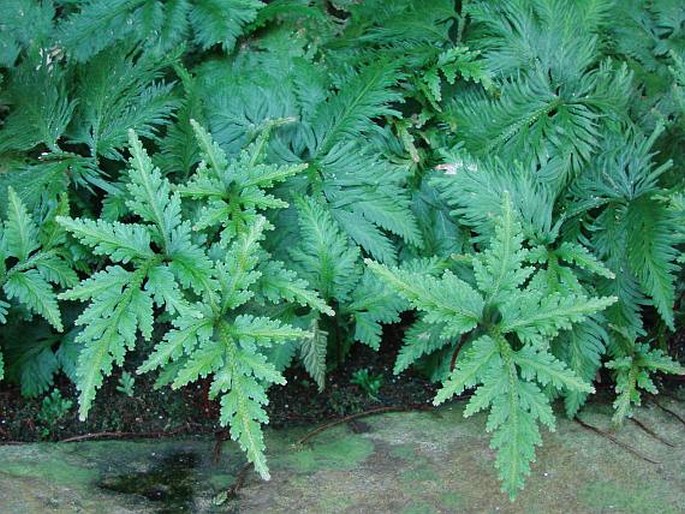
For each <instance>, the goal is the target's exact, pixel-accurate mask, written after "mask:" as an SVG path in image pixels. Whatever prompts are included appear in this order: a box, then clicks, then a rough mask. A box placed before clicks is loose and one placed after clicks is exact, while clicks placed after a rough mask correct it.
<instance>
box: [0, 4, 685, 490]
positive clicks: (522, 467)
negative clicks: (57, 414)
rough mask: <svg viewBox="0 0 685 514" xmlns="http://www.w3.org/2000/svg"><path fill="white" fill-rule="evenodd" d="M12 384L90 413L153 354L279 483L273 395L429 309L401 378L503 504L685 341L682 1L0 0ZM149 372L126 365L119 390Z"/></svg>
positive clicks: (1, 313)
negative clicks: (468, 435)
mask: <svg viewBox="0 0 685 514" xmlns="http://www.w3.org/2000/svg"><path fill="white" fill-rule="evenodd" d="M4 11H5V13H4V17H3V19H2V20H1V21H0V81H1V82H0V122H1V125H0V205H1V206H2V208H1V209H0V211H2V212H1V214H0V216H1V217H2V224H1V225H0V288H1V290H2V293H0V323H2V324H3V326H2V330H1V331H0V347H1V350H2V351H1V352H0V377H1V376H3V375H4V378H5V380H11V381H15V382H18V383H20V384H21V388H22V392H23V393H24V394H25V395H27V396H36V395H41V394H43V393H45V392H47V391H48V390H49V389H50V388H51V385H52V383H53V380H54V377H55V375H56V374H57V373H65V374H66V375H67V376H68V377H69V378H70V379H71V380H73V381H74V382H75V384H76V386H77V387H78V390H79V391H80V397H79V407H80V415H81V417H82V418H85V417H86V416H87V415H88V412H89V410H90V407H91V405H92V402H93V399H94V398H95V395H96V393H97V390H98V388H99V387H100V386H101V385H102V382H103V378H104V377H105V376H108V375H110V374H111V373H112V370H113V368H114V367H115V366H121V367H124V368H126V367H127V361H126V354H127V353H128V352H131V351H133V350H134V349H135V350H136V351H139V352H143V353H144V354H145V355H146V356H147V360H146V361H145V362H144V363H143V364H142V365H141V366H140V367H139V368H138V369H137V372H138V373H143V372H155V373H158V380H157V382H158V384H159V385H160V386H163V385H167V384H170V385H171V387H175V388H178V387H182V386H184V385H186V384H189V383H191V382H194V381H196V380H198V379H199V378H203V377H211V388H210V394H211V395H212V397H218V398H220V399H221V415H220V416H221V422H222V424H224V425H227V426H229V427H230V429H231V435H232V437H233V438H234V439H235V440H237V441H238V442H239V444H240V445H241V447H242V448H243V450H244V451H245V452H246V454H247V456H248V459H249V460H250V462H252V463H253V464H254V465H255V468H256V470H257V471H258V472H259V473H260V474H261V475H262V476H263V477H265V478H267V477H268V476H269V473H268V466H267V463H266V459H265V454H264V444H263V441H262V432H261V426H262V425H263V424H264V423H267V422H268V419H267V416H266V414H265V411H264V409H263V405H264V404H265V403H266V402H267V401H268V399H267V391H268V389H269V387H271V386H272V385H274V384H283V383H284V378H283V375H282V372H283V371H284V370H285V369H287V368H288V367H289V366H292V365H293V364H294V363H295V362H301V363H302V365H303V366H304V368H305V369H306V370H307V371H308V372H309V373H310V374H311V376H312V377H313V379H314V380H315V381H316V383H317V384H318V385H319V388H320V389H323V388H324V387H325V383H326V372H327V370H329V369H330V368H331V367H332V366H339V365H344V360H345V356H346V354H347V353H348V351H349V349H350V346H351V345H352V344H353V343H354V342H355V341H358V342H359V343H362V344H366V345H368V346H370V347H371V348H374V349H378V348H379V345H380V341H381V334H382V325H383V324H388V323H395V322H399V320H400V314H401V313H403V312H406V311H409V310H413V311H414V312H415V316H414V319H415V321H414V322H413V324H412V325H411V326H410V327H409V328H408V329H407V330H406V334H405V340H404V346H403V348H402V350H401V352H400V353H399V355H398V356H397V361H396V366H395V372H396V373H401V372H402V371H403V370H406V369H407V368H408V367H410V366H417V367H418V368H420V369H422V370H423V371H424V372H426V373H427V374H429V376H430V377H431V378H432V379H433V380H435V381H437V382H440V383H441V384H442V388H441V389H440V391H439V392H438V394H437V396H436V398H435V402H436V403H440V402H443V401H446V400H448V399H449V398H451V397H453V396H454V395H456V394H460V393H461V392H463V391H464V390H467V389H468V390H473V392H474V394H473V396H472V397H471V399H470V401H469V404H468V407H467V410H466V414H467V415H468V414H471V413H474V412H477V411H480V410H487V411H489V417H488V422H487V427H486V428H487V430H488V431H490V432H492V433H493V438H492V446H493V448H495V449H496V450H497V460H496V467H497V468H498V472H499V475H500V478H501V479H502V483H503V489H504V490H505V491H506V492H507V493H508V494H509V495H510V496H512V497H514V496H515V495H516V492H517V491H518V489H520V488H521V487H522V486H523V482H524V478H525V476H526V475H527V474H528V473H529V472H530V462H531V461H533V460H534V456H535V446H536V445H539V444H540V443H541V440H542V439H541V433H540V429H539V425H544V426H546V427H548V428H549V429H551V430H553V429H554V419H555V415H554V413H553V410H552V405H553V403H552V402H553V401H554V400H555V399H557V398H561V399H563V404H564V408H565V412H566V414H567V415H568V416H574V415H575V414H576V413H577V412H578V410H579V409H580V408H582V406H583V404H584V402H585V401H586V399H587V397H588V395H589V394H591V393H592V392H593V381H594V380H595V377H596V376H597V375H598V372H599V371H600V369H601V368H606V369H607V370H609V372H610V373H611V376H612V377H613V380H614V381H615V390H616V401H615V421H616V423H620V422H621V420H622V419H624V418H625V417H626V416H630V414H631V408H632V406H634V405H636V404H639V402H640V397H641V396H640V395H641V391H648V392H650V393H655V392H656V391H657V383H658V382H657V378H658V374H659V373H660V372H661V373H683V371H684V370H683V368H682V366H680V365H679V364H678V363H677V362H676V361H674V360H673V359H672V358H671V357H669V355H668V346H667V341H668V338H669V334H670V333H672V332H674V331H675V330H678V329H679V328H680V326H681V320H680V305H681V297H682V284H683V282H682V280H681V261H682V254H681V250H682V243H683V236H684V233H683V226H685V224H684V222H685V219H684V216H683V214H684V209H685V200H684V196H683V193H684V189H683V187H684V185H685V182H684V181H683V173H682V172H683V166H684V156H683V153H682V150H681V148H682V144H683V140H684V138H683V136H684V132H683V131H684V129H685V117H684V116H683V114H684V108H685V7H684V6H683V5H682V2H678V1H675V0H673V1H668V0H655V1H653V2H648V3H645V2H637V1H628V2H612V1H600V0H583V1H579V2H566V1H561V0H535V1H532V2H531V1H523V0H508V1H504V2H486V1H471V2H468V1H463V2H453V1H447V0H439V1H435V0H433V1H428V0H425V1H421V0H402V1H396V2H385V1H381V0H377V1H376V0H373V1H371V0H369V1H364V2H356V1H349V0H338V1H323V0H322V1H306V0H275V1H272V2H261V1H257V0H167V1H162V0H117V1H115V2H112V1H110V0H107V1H105V0H89V1H84V2H74V1H71V0H54V1H48V0H46V1H38V0H10V1H9V2H7V5H6V6H5V8H4ZM130 371H133V370H130Z"/></svg>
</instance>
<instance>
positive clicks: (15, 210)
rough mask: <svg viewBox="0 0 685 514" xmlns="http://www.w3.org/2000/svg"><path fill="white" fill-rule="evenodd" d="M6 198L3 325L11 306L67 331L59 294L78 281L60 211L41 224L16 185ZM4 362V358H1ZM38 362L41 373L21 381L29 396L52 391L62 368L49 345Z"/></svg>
mask: <svg viewBox="0 0 685 514" xmlns="http://www.w3.org/2000/svg"><path fill="white" fill-rule="evenodd" d="M7 196H8V203H7V212H6V219H5V220H4V222H3V223H0V287H1V288H2V292H3V293H4V297H5V298H4V299H3V298H2V297H0V324H5V323H6V322H7V320H8V317H9V313H10V309H14V310H15V311H14V313H13V314H15V315H17V314H18V315H19V316H25V317H26V318H31V317H33V316H34V315H38V316H41V317H43V318H44V319H45V320H46V321H47V322H48V323H49V324H50V325H51V326H52V327H53V329H54V330H56V331H58V332H63V331H64V323H63V321H62V313H61V311H60V307H59V305H58V302H57V296H56V293H57V291H58V290H59V289H61V288H65V287H69V286H72V285H74V284H75V283H76V282H77V281H78V278H77V276H76V273H75V272H74V271H73V269H72V268H71V266H70V262H69V260H68V258H67V256H65V255H64V251H63V248H62V247H61V246H60V245H61V243H62V242H63V240H64V232H63V231H62V230H61V229H60V227H59V226H57V225H56V223H55V222H54V215H55V211H53V213H51V216H50V217H49V218H47V219H46V220H45V222H44V224H43V226H42V228H41V227H39V225H38V224H37V223H36V221H35V220H34V218H33V216H32V215H31V214H29V212H28V210H27V209H26V206H25V205H24V203H23V202H22V200H21V199H20V198H19V196H18V195H17V193H15V191H14V190H13V189H12V188H9V190H8V195H7ZM66 207H67V206H66V203H64V202H62V204H61V205H58V206H57V211H56V212H64V210H65V209H66ZM2 339H5V338H4V337H3V338H2ZM3 342H4V343H5V344H3V346H5V347H7V346H9V345H10V341H3ZM49 346H51V345H49ZM43 350H44V351H43ZM0 353H1V352H0ZM46 359H47V361H49V362H47V363H46V362H45V360H46ZM36 360H37V361H38V362H36ZM41 360H42V361H43V362H42V363H41V362H40V361H41ZM0 362H4V359H2V357H0ZM34 363H35V365H36V367H37V369H38V370H40V372H39V373H33V374H32V373H31V371H30V370H29V369H25V370H24V373H28V374H29V376H28V377H25V378H23V379H22V390H23V392H24V393H25V394H27V395H28V396H35V395H37V394H39V393H41V392H43V391H44V390H45V389H47V388H48V387H49V386H50V385H51V383H52V375H53V373H54V372H55V371H56V370H57V368H58V362H57V361H56V360H55V357H54V356H53V354H52V351H51V349H50V348H49V347H48V348H45V349H42V350H41V351H39V356H38V359H34ZM12 364H14V363H12ZM41 368H42V369H41ZM3 375H4V365H3V366H0V377H2V376H3Z"/></svg>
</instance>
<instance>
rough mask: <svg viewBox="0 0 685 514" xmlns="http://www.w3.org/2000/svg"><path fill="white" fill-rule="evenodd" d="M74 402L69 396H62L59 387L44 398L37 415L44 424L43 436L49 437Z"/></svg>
mask: <svg viewBox="0 0 685 514" xmlns="http://www.w3.org/2000/svg"><path fill="white" fill-rule="evenodd" d="M73 405H74V402H72V401H71V400H69V399H67V398H62V393H61V392H60V391H59V389H54V390H53V391H52V393H50V394H49V395H48V396H46V397H45V398H43V403H42V404H41V406H40V411H39V412H38V415H37V416H36V419H37V420H38V422H39V423H40V424H41V425H42V427H41V437H43V438H47V437H48V436H49V435H50V434H51V433H52V432H53V431H54V430H55V428H56V426H57V424H58V423H59V422H60V421H61V420H62V419H64V417H65V416H66V415H67V413H68V412H69V409H71V407H72V406H73Z"/></svg>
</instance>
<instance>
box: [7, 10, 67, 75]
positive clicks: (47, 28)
mask: <svg viewBox="0 0 685 514" xmlns="http://www.w3.org/2000/svg"><path fill="white" fill-rule="evenodd" d="M54 17H55V8H54V5H53V4H52V3H51V2H40V3H37V2H27V1H26V0H7V2H5V3H4V5H3V19H2V22H0V67H7V68H10V67H12V66H13V65H14V64H15V63H16V61H17V58H18V57H19V55H20V54H21V53H22V52H23V51H26V50H29V49H30V48H32V47H34V48H40V47H41V46H42V45H44V44H45V42H46V40H47V39H48V37H49V36H50V34H51V33H52V20H53V18H54Z"/></svg>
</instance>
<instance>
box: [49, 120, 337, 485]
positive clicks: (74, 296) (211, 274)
mask: <svg viewBox="0 0 685 514" xmlns="http://www.w3.org/2000/svg"><path fill="white" fill-rule="evenodd" d="M193 128H194V130H195V133H196V135H197V139H198V143H199V146H200V150H201V155H202V157H203V161H202V162H201V163H200V165H199V166H198V168H197V172H196V173H195V174H194V175H193V176H192V177H191V179H190V180H189V181H188V182H187V183H186V184H184V185H181V186H179V187H177V188H175V190H174V188H172V186H171V184H170V183H169V181H168V180H167V179H165V178H163V177H162V175H161V173H160V171H159V169H158V168H156V167H155V166H154V165H153V163H152V161H151V160H150V158H149V157H148V155H147V153H146V151H145V149H144V148H143V146H142V143H141V141H140V140H139V139H138V137H137V136H136V134H135V133H133V132H131V133H130V136H129V143H130V151H131V158H130V161H129V164H130V167H129V170H128V182H127V183H126V188H127V196H126V207H127V208H128V209H129V213H130V215H132V216H134V217H135V219H136V221H134V222H126V223H123V222H118V221H105V220H98V221H93V220H89V219H72V218H68V217H60V218H58V221H59V223H60V224H61V225H62V226H63V227H64V228H65V229H66V230H68V231H69V232H70V233H71V234H72V235H73V236H74V237H76V238H77V239H78V240H79V241H80V242H81V243H83V244H85V245H87V246H89V247H91V248H92V249H93V252H94V253H95V254H97V255H105V256H107V258H108V259H109V265H108V266H106V267H105V268H104V269H103V270H102V271H99V272H97V273H95V274H93V275H92V276H91V277H90V278H88V279H85V280H83V281H82V282H81V283H80V284H79V285H77V286H75V287H73V288H72V289H70V290H69V291H67V292H65V293H63V294H62V295H61V298H63V299H69V300H81V301H86V302H88V304H87V307H86V308H85V310H84V311H83V312H82V314H81V315H80V316H79V318H78V319H77V321H76V323H77V325H80V326H82V327H83V329H82V330H81V332H80V333H79V335H78V336H77V342H79V343H81V344H82V345H83V348H82V350H81V353H80V356H79V363H78V369H77V378H76V383H77V386H78V388H79V390H80V409H79V413H80V417H81V419H85V417H86V416H87V415H88V412H89V410H90V408H91V406H92V403H93V401H94V399H95V394H96V391H97V389H98V388H99V387H100V386H101V385H102V383H103V379H104V377H105V376H108V375H110V374H111V372H112V369H113V366H114V365H118V366H121V365H122V364H123V363H124V359H125V356H126V353H127V352H128V351H130V350H132V349H133V348H134V347H135V346H136V344H137V341H138V338H139V337H142V338H143V339H145V340H147V341H151V342H153V343H154V350H153V351H152V353H151V354H150V355H149V356H148V358H147V360H146V361H145V362H144V363H143V364H142V365H141V367H140V368H139V370H138V372H140V373H142V372H146V371H151V370H154V369H158V368H159V369H161V371H162V377H163V380H164V381H166V382H170V383H171V385H172V387H174V388H178V387H182V386H185V385H186V384H189V383H190V382H193V381H195V380H198V379H199V378H203V377H207V376H210V375H211V376H212V379H211V380H212V381H211V388H210V396H211V397H212V398H214V397H220V401H221V417H220V421H221V423H222V424H223V425H226V426H230V427H231V436H232V438H233V439H235V440H236V441H237V442H238V443H239V444H240V446H241V448H242V449H243V450H244V451H245V452H246V454H247V457H248V460H249V461H250V462H252V463H253V464H254V465H255V469H256V470H257V472H258V473H259V474H260V475H261V476H262V477H264V478H268V477H269V471H268V467H267V465H266V458H265V456H264V441H263V436H262V431H261V425H262V424H263V423H267V422H268V419H267V416H266V413H265V411H264V409H263V405H264V404H266V403H267V401H268V400H267V397H266V390H267V389H268V387H269V386H270V385H271V384H283V383H285V379H284V378H283V376H282V375H281V374H280V372H278V371H277V369H276V368H275V367H274V365H273V364H272V363H271V362H269V360H268V359H267V357H266V354H265V353H264V352H265V350H266V349H268V348H269V347H271V346H272V345H274V344H281V343H284V342H288V341H302V340H306V339H307V338H308V337H309V334H308V333H307V332H305V331H304V330H302V329H300V328H296V327H293V326H290V325H288V324H287V323H283V322H281V321H278V320H275V319H271V318H269V317H268V316H255V315H253V314H247V312H255V310H256V309H258V308H257V305H259V304H263V302H264V300H268V301H270V302H272V303H288V302H297V303H298V304H301V305H306V306H309V307H311V308H313V309H317V310H319V311H322V312H326V313H331V311H330V309H329V308H328V306H327V305H326V304H325V303H324V302H323V301H322V300H321V298H320V297H319V296H318V295H317V294H316V293H315V292H314V291H311V290H310V289H308V286H307V283H306V282H305V281H303V280H301V279H299V278H298V277H297V276H296V275H295V274H294V272H292V271H289V270H287V269H286V268H285V267H284V266H283V265H282V263H279V262H278V261H273V260H271V259H270V256H269V254H268V253H267V252H266V251H265V250H263V248H262V247H261V241H262V240H263V239H264V233H265V231H267V230H269V229H271V225H270V223H269V222H268V221H267V219H266V218H265V217H264V216H263V215H262V214H259V213H258V210H265V209H269V208H274V207H282V206H285V205H287V204H285V202H283V201H281V200H279V199H277V198H275V197H272V196H270V195H268V194H266V193H265V191H264V189H265V188H267V187H270V186H272V185H273V183H275V182H277V181H279V180H283V179H285V178H287V177H288V176H291V175H293V174H295V173H297V172H299V171H301V170H302V169H303V167H302V166H289V167H287V166H281V167H279V166H266V165H263V164H260V159H261V158H262V156H261V154H260V152H261V146H263V138H261V139H259V140H258V141H257V143H255V144H253V145H251V146H250V147H248V149H246V150H245V151H244V152H243V153H242V154H241V156H240V158H239V159H238V160H235V161H229V160H228V159H227V158H226V156H225V154H224V153H223V151H222V150H221V149H220V148H219V147H218V146H217V145H216V144H214V143H213V141H212V140H211V137H210V136H209V134H208V133H207V132H206V131H205V130H204V129H202V128H201V127H200V126H199V125H197V124H193ZM264 137H266V136H264ZM182 196H188V197H191V198H201V199H203V200H209V202H208V205H209V207H205V208H203V209H201V210H200V211H199V215H198V216H197V218H196V219H195V220H194V222H193V221H191V219H189V218H188V217H187V216H186V214H185V210H184V206H183V205H182V203H181V198H182ZM212 209H215V210H221V211H222V213H223V214H225V215H222V216H215V215H212V214H211V212H210V211H211V210H212ZM200 231H202V232H203V236H204V237H203V238H202V239H198V238H197V237H196V233H198V232H200ZM194 232H195V233H194ZM194 241H202V244H198V243H195V242H194ZM265 270H266V271H268V272H269V273H270V274H271V276H269V277H267V278H266V279H264V271H265ZM272 272H277V273H273V274H272ZM263 280H265V282H264V283H262V282H263ZM250 302H255V303H254V305H252V308H250V309H246V308H245V307H246V306H247V304H248V303H250ZM257 312H258V311H257ZM159 313H166V315H167V316H170V317H171V328H170V329H169V330H168V331H167V332H166V334H164V336H163V337H162V338H161V341H157V340H155V341H153V340H152V334H153V329H154V327H155V326H156V325H157V321H158V317H159Z"/></svg>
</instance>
